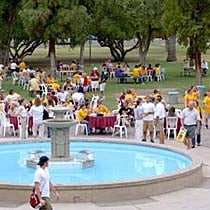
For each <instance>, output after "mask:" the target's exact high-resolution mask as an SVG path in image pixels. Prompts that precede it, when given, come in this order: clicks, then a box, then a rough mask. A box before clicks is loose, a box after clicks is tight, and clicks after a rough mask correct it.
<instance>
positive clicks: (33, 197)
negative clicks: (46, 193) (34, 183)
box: [29, 187, 41, 209]
mask: <svg viewBox="0 0 210 210" xmlns="http://www.w3.org/2000/svg"><path fill="white" fill-rule="evenodd" d="M29 203H30V205H31V207H32V208H34V209H37V208H39V207H41V203H40V200H39V198H38V196H37V194H36V193H35V187H34V188H33V189H32V192H31V194H30V198H29Z"/></svg>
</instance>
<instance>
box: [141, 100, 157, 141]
mask: <svg viewBox="0 0 210 210" xmlns="http://www.w3.org/2000/svg"><path fill="white" fill-rule="evenodd" d="M142 108H143V113H144V117H143V139H142V141H143V142H144V141H147V140H146V137H147V130H149V136H150V142H152V143H154V140H153V136H154V112H155V105H154V104H153V103H152V102H150V96H146V101H145V102H144V103H143V104H142Z"/></svg>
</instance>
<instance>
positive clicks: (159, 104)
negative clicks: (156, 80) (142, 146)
mask: <svg viewBox="0 0 210 210" xmlns="http://www.w3.org/2000/svg"><path fill="white" fill-rule="evenodd" d="M152 100H153V101H152ZM165 117H166V107H165V104H164V103H163V101H162V97H161V96H160V95H159V96H158V97H155V98H151V97H150V96H149V95H147V96H146V97H145V101H144V102H143V99H142V98H138V100H137V104H136V107H135V109H134V119H135V137H136V139H137V140H141V141H142V142H146V141H147V140H146V139H147V135H148V133H149V138H150V142H152V143H154V132H157V133H158V138H159V143H160V144H164V119H165ZM154 127H155V129H154Z"/></svg>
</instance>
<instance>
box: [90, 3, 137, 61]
mask: <svg viewBox="0 0 210 210" xmlns="http://www.w3.org/2000/svg"><path fill="white" fill-rule="evenodd" d="M93 14H94V15H93V17H92V18H93V34H94V35H95V36H97V37H98V42H99V44H100V46H101V47H109V49H110V53H111V55H112V57H113V58H114V60H115V61H122V60H124V58H125V56H126V54H127V53H128V52H130V51H132V50H133V49H135V48H137V47H138V41H137V42H135V43H134V44H133V46H131V47H130V48H127V49H125V46H124V40H130V39H132V38H134V37H135V36H134V32H133V28H132V25H131V24H130V22H131V21H130V19H131V18H132V16H131V8H130V1H129V0H106V1H104V0H98V1H96V3H95V5H94V8H93Z"/></svg>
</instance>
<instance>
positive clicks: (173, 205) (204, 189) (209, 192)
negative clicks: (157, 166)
mask: <svg viewBox="0 0 210 210" xmlns="http://www.w3.org/2000/svg"><path fill="white" fill-rule="evenodd" d="M132 133H133V132H132ZM99 137H100V138H101V136H93V137H92V136H91V138H97V139H98V138H99ZM104 137H105V136H103V138H104ZM202 137H203V138H202V146H200V147H196V148H195V149H192V150H188V152H189V153H190V154H191V155H193V156H195V157H200V158H202V160H203V163H204V166H203V175H204V178H203V181H202V183H201V184H200V185H199V186H196V187H194V188H185V189H183V190H179V191H175V192H171V193H166V194H162V195H158V196H151V197H148V198H146V199H140V200H134V201H124V202H115V203H97V204H96V203H73V204H72V203H70V204H67V203H54V204H53V207H54V210H155V209H157V210H210V130H206V129H203V130H202ZM112 139H113V138H112ZM131 139H133V136H132V135H130V138H129V139H127V141H132V140H131ZM0 140H1V141H3V140H5V139H0ZM7 140H8V139H7ZM166 145H170V146H173V147H179V148H183V149H185V147H184V146H183V145H182V144H179V143H177V142H175V141H173V140H172V139H171V140H167V141H166ZM29 209H30V207H29V204H28V203H25V204H8V203H0V210H29Z"/></svg>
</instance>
